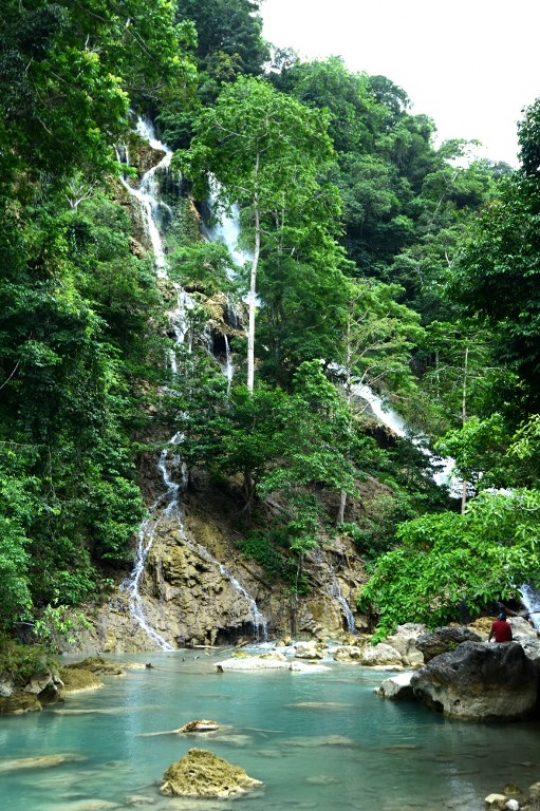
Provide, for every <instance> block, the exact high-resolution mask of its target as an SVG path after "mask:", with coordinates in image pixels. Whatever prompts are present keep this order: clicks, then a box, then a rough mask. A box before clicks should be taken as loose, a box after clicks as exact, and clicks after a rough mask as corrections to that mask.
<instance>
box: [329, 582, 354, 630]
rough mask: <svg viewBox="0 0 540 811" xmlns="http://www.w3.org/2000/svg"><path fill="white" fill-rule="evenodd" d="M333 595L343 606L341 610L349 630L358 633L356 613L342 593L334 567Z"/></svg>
mask: <svg viewBox="0 0 540 811" xmlns="http://www.w3.org/2000/svg"><path fill="white" fill-rule="evenodd" d="M331 595H332V597H335V598H336V600H337V601H338V603H339V604H340V606H341V610H342V611H343V616H344V617H345V621H346V623H347V630H348V632H349V633H350V634H353V635H355V634H356V623H355V621H354V614H353V612H352V611H351V607H350V605H349V603H348V602H347V600H346V599H345V597H344V596H343V595H342V593H341V588H340V585H339V580H338V579H337V576H336V573H335V571H334V570H333V569H332V585H331Z"/></svg>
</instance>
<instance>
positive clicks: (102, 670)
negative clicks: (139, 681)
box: [68, 656, 126, 676]
mask: <svg viewBox="0 0 540 811" xmlns="http://www.w3.org/2000/svg"><path fill="white" fill-rule="evenodd" d="M68 667H69V668H70V669H72V670H77V669H81V670H89V671H90V672H91V673H95V674H96V675H97V676H124V675H125V673H126V668H125V667H124V666H123V665H120V664H118V662H110V661H108V660H107V659H102V657H101V656H88V657H87V658H86V659H83V660H82V662H75V663H74V664H71V665H68Z"/></svg>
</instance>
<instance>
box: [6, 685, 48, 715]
mask: <svg viewBox="0 0 540 811" xmlns="http://www.w3.org/2000/svg"><path fill="white" fill-rule="evenodd" d="M40 710H41V704H40V702H39V701H38V699H37V696H35V695H33V693H25V692H23V691H22V690H17V691H15V692H14V693H12V694H11V695H10V696H7V697H4V696H0V715H23V714H24V713H27V712H39V711H40Z"/></svg>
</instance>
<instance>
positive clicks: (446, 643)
mask: <svg viewBox="0 0 540 811" xmlns="http://www.w3.org/2000/svg"><path fill="white" fill-rule="evenodd" d="M462 642H482V637H480V636H478V634H475V633H474V631H470V630H469V629H468V628H465V627H463V626H460V625H447V626H444V627H443V628H436V629H435V630H434V631H431V633H428V634H422V635H420V636H419V637H418V638H417V639H416V642H415V645H416V647H417V648H418V650H420V651H421V652H422V653H423V655H424V661H425V662H426V664H427V663H428V662H429V661H430V660H431V659H433V658H434V657H435V656H440V655H441V653H447V652H448V651H452V650H455V648H456V647H457V646H458V645H461V643H462Z"/></svg>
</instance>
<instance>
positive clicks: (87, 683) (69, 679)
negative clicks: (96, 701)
mask: <svg viewBox="0 0 540 811" xmlns="http://www.w3.org/2000/svg"><path fill="white" fill-rule="evenodd" d="M60 678H61V679H62V682H63V684H64V686H63V688H62V691H61V692H62V693H76V692H78V691H79V690H97V688H98V687H103V682H102V681H100V680H99V679H98V677H97V676H96V675H95V673H92V671H91V670H85V669H84V668H82V667H79V666H75V665H68V666H67V667H63V668H62V669H61V670H60Z"/></svg>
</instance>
